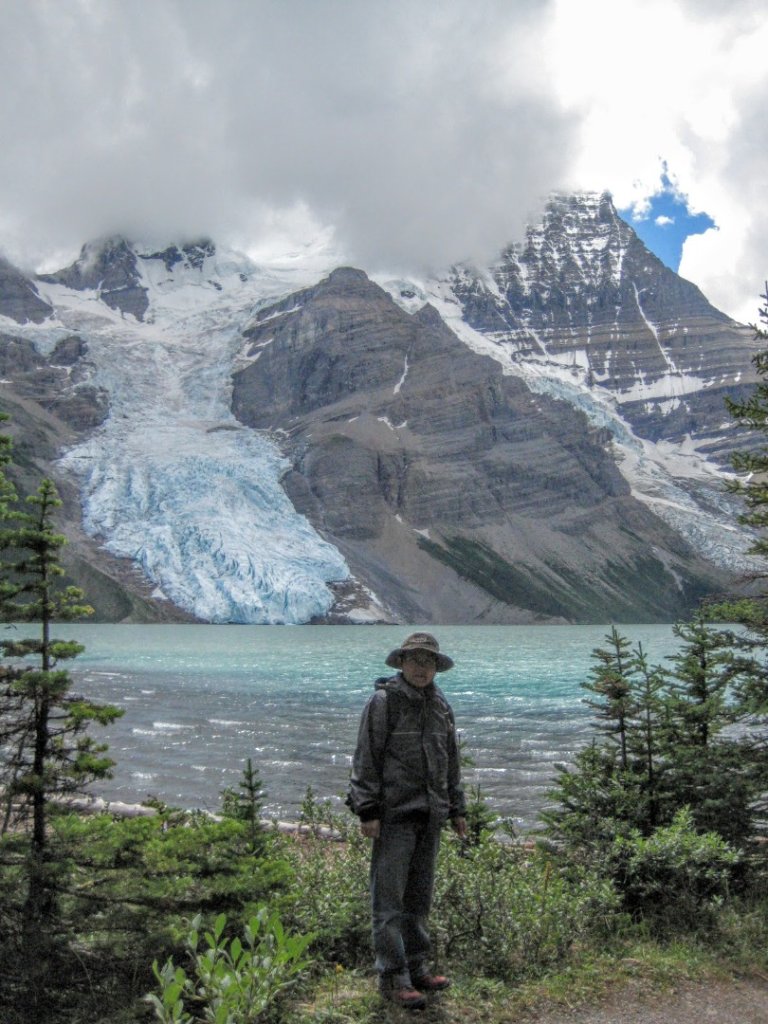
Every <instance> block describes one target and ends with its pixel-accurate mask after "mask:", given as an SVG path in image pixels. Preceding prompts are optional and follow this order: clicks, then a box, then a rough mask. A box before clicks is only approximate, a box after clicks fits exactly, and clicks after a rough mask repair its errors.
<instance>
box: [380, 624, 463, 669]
mask: <svg viewBox="0 0 768 1024" xmlns="http://www.w3.org/2000/svg"><path fill="white" fill-rule="evenodd" d="M412 651H428V652H429V653H430V654H434V656H435V658H436V659H437V671H438V672H447V671H448V669H449V668H453V661H452V660H451V659H450V658H449V657H448V655H447V654H441V653H440V644H439V643H438V642H437V640H435V638H434V637H433V636H432V634H431V633H411V635H410V636H409V637H406V639H405V640H404V641H403V645H402V647H396V648H395V649H394V651H392V653H391V654H390V655H389V657H388V658H387V662H386V663H387V665H389V667H390V668H402V667H403V658H404V657H405V656H406V654H410V653H411V652H412Z"/></svg>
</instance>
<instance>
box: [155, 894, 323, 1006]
mask: <svg viewBox="0 0 768 1024" xmlns="http://www.w3.org/2000/svg"><path fill="white" fill-rule="evenodd" d="M201 923H202V918H201V917H200V916H198V917H196V918H195V919H194V921H193V922H192V928H191V930H190V931H189V933H188V935H187V938H186V948H187V955H188V960H189V962H190V973H189V974H188V973H187V971H186V970H185V969H184V968H183V967H177V966H176V964H175V963H174V961H173V959H168V960H167V961H166V963H165V964H164V966H163V967H162V968H161V967H159V966H158V964H157V962H155V964H154V967H153V970H154V973H155V977H156V978H157V981H158V984H159V987H160V995H159V996H158V995H156V994H154V993H150V994H149V995H148V996H147V997H146V998H147V1001H148V1002H149V1003H150V1004H151V1005H152V1007H153V1009H154V1011H155V1016H156V1017H157V1018H158V1019H159V1020H160V1021H162V1022H163V1024H193V1022H194V1021H210V1022H211V1024H255V1022H256V1021H260V1020H264V1019H265V1014H266V1013H267V1011H268V1010H269V1009H270V1008H272V1007H273V1006H274V1004H275V1001H276V999H277V997H278V996H279V995H280V994H281V993H282V992H284V991H285V990H286V989H287V988H288V987H289V986H290V985H292V984H293V983H294V982H295V981H296V979H297V978H298V976H299V975H300V974H301V972H302V971H304V970H305V969H306V968H307V967H308V966H309V964H310V960H309V959H308V958H306V957H305V955H304V954H305V952H306V949H307V946H308V945H309V943H310V941H311V938H312V937H311V936H309V935H288V934H286V932H285V930H284V929H283V926H282V923H281V921H280V918H279V916H278V914H277V913H276V912H274V911H273V912H271V913H270V912H269V911H268V910H267V908H266V907H264V908H262V909H261V910H260V911H259V913H258V914H256V915H255V916H254V917H252V918H251V920H250V921H249V922H248V924H247V925H246V926H245V929H244V932H243V941H241V940H240V939H239V938H233V939H227V938H226V937H225V935H224V930H225V928H226V924H227V919H226V916H225V915H224V914H219V916H218V917H217V918H216V921H215V923H214V926H213V929H212V930H211V931H207V932H205V935H204V939H205V946H206V948H205V949H204V950H203V951H202V952H201V951H200V932H199V929H200V925H201ZM190 1009H191V1010H192V1012H191V1013H190V1012H189V1010H190Z"/></svg>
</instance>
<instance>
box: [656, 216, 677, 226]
mask: <svg viewBox="0 0 768 1024" xmlns="http://www.w3.org/2000/svg"><path fill="white" fill-rule="evenodd" d="M674 223H675V218H674V217H667V216H665V215H664V214H661V216H659V217H657V218H656V219H655V220H654V224H655V225H656V226H657V227H659V228H666V227H669V225H670V224H674Z"/></svg>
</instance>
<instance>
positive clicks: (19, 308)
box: [0, 256, 53, 324]
mask: <svg viewBox="0 0 768 1024" xmlns="http://www.w3.org/2000/svg"><path fill="white" fill-rule="evenodd" d="M52 312H53V310H52V309H51V307H50V306H49V305H48V303H47V302H44V301H43V299H41V298H40V296H39V295H38V293H37V289H36V288H35V286H34V284H33V283H32V282H31V281H30V280H29V278H28V277H25V276H24V274H22V273H21V271H19V270H17V269H16V267H14V266H12V265H11V264H10V263H8V261H7V260H4V259H3V258H2V257H1V256H0V315H2V316H7V317H10V318H11V320H15V321H16V323H19V324H24V323H27V322H28V321H30V320H31V321H32V322H33V323H36V324H39V323H42V322H43V321H44V320H46V319H47V318H48V317H49V316H50V315H51V314H52Z"/></svg>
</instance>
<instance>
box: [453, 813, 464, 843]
mask: <svg viewBox="0 0 768 1024" xmlns="http://www.w3.org/2000/svg"><path fill="white" fill-rule="evenodd" d="M451 825H452V826H453V831H454V832H455V833H456V835H457V836H458V837H459V839H466V838H467V819H466V818H453V819H452V820H451Z"/></svg>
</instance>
